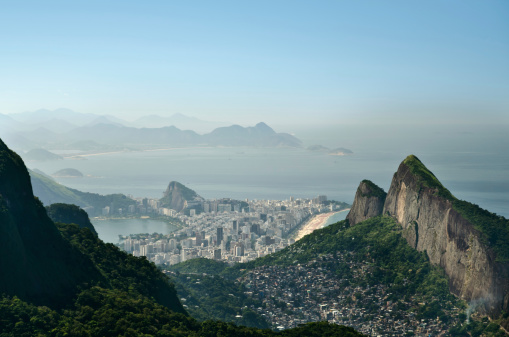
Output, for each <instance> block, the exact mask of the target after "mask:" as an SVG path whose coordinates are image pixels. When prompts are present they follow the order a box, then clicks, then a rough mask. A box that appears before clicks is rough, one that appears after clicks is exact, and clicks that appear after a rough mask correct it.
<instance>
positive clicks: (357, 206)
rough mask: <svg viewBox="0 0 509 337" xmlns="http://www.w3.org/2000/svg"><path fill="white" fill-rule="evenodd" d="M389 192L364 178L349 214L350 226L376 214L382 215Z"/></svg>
mask: <svg viewBox="0 0 509 337" xmlns="http://www.w3.org/2000/svg"><path fill="white" fill-rule="evenodd" d="M386 195H387V193H385V191H384V190H383V189H382V188H380V187H378V186H377V185H375V184H374V183H372V182H371V181H369V180H363V181H361V183H360V184H359V187H358V188H357V192H356V193H355V199H354V202H353V204H352V208H351V209H350V212H349V213H348V215H347V217H346V218H347V219H348V222H349V223H350V226H353V225H355V224H357V223H359V222H361V221H364V220H366V219H369V218H371V217H374V216H378V215H381V214H382V212H383V208H384V202H385V197H386Z"/></svg>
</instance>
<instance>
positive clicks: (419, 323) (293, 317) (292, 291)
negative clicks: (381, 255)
mask: <svg viewBox="0 0 509 337" xmlns="http://www.w3.org/2000/svg"><path fill="white" fill-rule="evenodd" d="M347 255H348V254H341V253H339V254H337V255H336V256H333V255H331V254H328V255H322V256H320V257H318V258H316V259H314V260H311V261H310V262H308V263H306V264H303V265H301V264H297V265H295V266H287V267H280V266H262V267H257V268H255V269H254V270H250V271H249V272H248V273H247V274H246V275H245V276H243V277H241V278H240V279H239V280H238V281H240V282H241V283H244V284H245V285H246V287H247V288H248V289H249V292H248V294H249V295H250V296H252V297H255V298H258V299H260V300H261V301H262V303H263V304H262V308H252V309H253V310H257V311H258V312H260V313H261V314H262V316H264V317H265V318H266V319H267V320H268V321H269V322H270V323H271V325H272V327H273V328H274V329H279V330H282V329H288V328H292V327H296V326H298V325H299V324H303V323H307V322H313V321H329V322H331V323H336V324H343V325H347V326H352V327H354V328H355V329H356V330H358V331H360V332H362V333H365V334H367V335H371V336H376V335H381V334H387V333H390V334H392V335H395V336H403V335H406V334H411V335H413V334H415V335H418V336H428V335H433V336H440V335H444V334H445V333H446V332H447V330H448V327H449V326H450V324H451V323H453V322H455V321H457V319H458V314H459V312H460V310H459V309H458V308H455V307H453V306H452V304H451V303H448V305H449V307H448V308H442V309H443V310H444V311H445V312H446V314H447V316H448V318H449V320H447V321H446V320H444V319H443V317H442V319H439V318H438V317H437V316H436V315H435V316H433V317H424V316H423V317H418V315H417V314H416V310H408V309H411V308H413V309H415V308H418V307H419V306H422V305H424V304H423V303H418V301H416V299H415V298H413V297H408V298H406V297H405V298H395V297H396V296H391V295H392V294H391V293H390V292H389V291H388V289H387V288H388V287H387V286H385V285H382V284H378V285H376V286H374V287H371V286H368V285H366V284H365V283H363V282H362V280H363V279H364V278H365V277H366V275H367V274H369V273H371V268H370V265H369V263H368V262H366V261H363V262H356V261H352V259H351V258H350V257H349V256H347ZM331 262H334V264H337V263H338V262H339V263H342V264H343V266H344V269H346V270H348V271H346V270H345V272H340V273H339V272H338V270H334V269H331V268H330V264H331ZM428 316H430V315H428Z"/></svg>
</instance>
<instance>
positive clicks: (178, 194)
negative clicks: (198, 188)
mask: <svg viewBox="0 0 509 337" xmlns="http://www.w3.org/2000/svg"><path fill="white" fill-rule="evenodd" d="M200 198H201V197H200V196H199V195H198V194H197V193H196V192H195V191H193V190H192V189H190V188H188V187H186V186H184V185H182V184H181V183H179V182H178V181H171V182H170V183H169V184H168V188H167V189H166V191H165V192H164V195H163V197H162V198H161V199H160V201H161V206H162V207H168V208H171V209H174V210H176V211H177V212H180V211H182V210H183V209H184V208H185V207H186V204H187V202H188V201H192V200H194V199H200Z"/></svg>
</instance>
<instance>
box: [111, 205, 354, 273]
mask: <svg viewBox="0 0 509 337" xmlns="http://www.w3.org/2000/svg"><path fill="white" fill-rule="evenodd" d="M202 206H203V208H202V209H203V211H202V212H200V213H199V214H198V213H197V212H196V209H194V208H191V209H188V212H179V213H176V212H175V211H173V210H168V209H166V208H160V209H159V215H161V216H171V217H173V218H177V219H178V220H179V221H180V223H182V224H183V226H182V228H181V229H179V230H178V231H176V232H173V233H171V234H169V235H166V236H162V235H160V234H152V235H150V234H149V235H130V236H127V237H125V238H124V240H123V243H121V247H122V248H123V249H124V250H125V251H126V252H128V253H131V254H133V255H134V256H146V257H147V258H148V259H149V260H150V261H153V262H154V263H156V264H170V265H173V264H176V263H179V262H183V261H186V260H189V259H193V258H198V257H204V258H209V259H215V260H221V261H226V262H232V263H233V262H247V261H250V260H253V259H256V258H258V257H261V256H265V255H267V254H270V253H274V252H276V251H278V250H281V249H283V248H285V247H287V246H288V245H290V244H292V243H293V242H294V240H293V239H292V238H291V236H292V234H293V233H295V232H296V229H298V228H299V227H300V225H301V224H302V223H304V222H305V221H306V220H307V219H308V218H309V217H310V216H312V215H314V214H318V213H322V212H329V211H339V210H341V209H342V208H346V207H347V206H348V205H346V204H343V203H336V202H329V201H327V198H326V196H319V197H317V198H315V199H294V198H290V199H289V200H284V201H281V200H253V201H249V200H246V201H236V200H231V199H220V200H211V201H204V203H203V205H202ZM186 213H187V214H188V215H186Z"/></svg>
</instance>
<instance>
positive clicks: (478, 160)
mask: <svg viewBox="0 0 509 337" xmlns="http://www.w3.org/2000/svg"><path fill="white" fill-rule="evenodd" d="M408 154H409V153H403V152H401V151H400V152H398V151H383V150H378V151H369V150H366V151H361V152H358V153H355V154H353V155H348V156H331V155H328V154H327V153H323V152H311V151H307V150H305V149H288V148H270V149H266V148H238V147H231V148H181V149H167V150H159V151H144V152H120V153H109V154H103V155H95V156H87V157H83V158H84V159H83V160H76V159H64V160H59V161H53V162H27V165H28V166H29V167H30V168H37V169H40V170H42V171H43V172H45V173H47V174H52V173H54V172H56V171H58V170H60V169H63V168H75V169H78V170H79V171H81V172H82V173H83V174H84V175H85V177H83V178H57V181H58V182H60V183H61V184H63V185H65V186H68V187H72V188H75V189H78V190H81V191H85V192H94V193H100V194H109V193H124V194H129V195H132V196H134V197H149V198H160V197H162V195H163V192H164V190H165V189H166V187H167V185H168V183H169V182H170V181H172V180H175V181H178V182H180V183H182V184H184V185H186V186H187V187H189V188H191V189H193V190H195V191H196V192H197V193H198V194H199V195H201V196H202V197H204V198H206V199H213V198H234V199H240V200H244V199H276V200H286V199H289V198H290V197H292V196H293V197H294V198H313V197H316V196H317V195H326V196H327V197H328V199H333V200H338V201H344V202H348V203H352V202H353V199H354V196H355V191H356V189H357V186H358V185H359V182H360V181H361V180H363V179H370V180H372V181H373V182H374V183H375V184H377V185H379V186H380V187H382V188H383V189H385V190H386V191H387V190H388V188H389V186H390V183H391V179H392V176H393V174H394V172H396V170H397V168H398V165H399V164H400V163H401V161H402V160H403V159H405V157H406V156H407V155H408ZM415 154H416V155H417V156H418V157H419V158H420V159H421V161H422V162H423V163H424V164H425V165H426V166H427V167H428V168H429V169H430V170H431V171H432V172H433V173H434V174H435V175H436V176H437V178H438V179H439V180H440V181H441V182H442V183H443V184H444V186H445V187H447V188H448V189H449V190H450V191H451V192H452V194H453V195H455V196H456V197H457V198H460V199H463V200H467V201H470V202H473V203H475V204H478V205H479V206H481V207H483V208H485V209H488V210H489V211H491V212H494V213H497V214H500V215H503V216H505V217H509V207H508V205H509V174H508V172H509V155H507V154H501V153H496V152H493V153H489V152H487V153H485V152H465V151H456V152H451V151H444V152H440V151H421V152H419V153H415Z"/></svg>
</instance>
